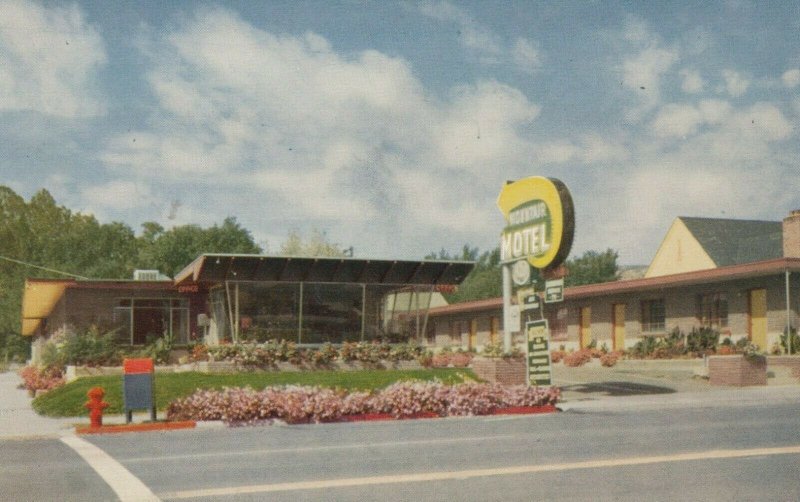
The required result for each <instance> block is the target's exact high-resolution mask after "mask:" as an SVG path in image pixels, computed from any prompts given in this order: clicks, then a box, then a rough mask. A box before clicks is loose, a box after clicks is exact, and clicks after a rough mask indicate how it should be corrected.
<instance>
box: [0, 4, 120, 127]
mask: <svg viewBox="0 0 800 502" xmlns="http://www.w3.org/2000/svg"><path fill="white" fill-rule="evenodd" d="M105 62H106V54H105V48H104V44H103V40H102V38H101V37H100V35H99V34H98V33H97V31H96V30H95V29H94V28H93V27H92V26H90V25H88V24H87V23H86V21H85V20H84V18H83V14H82V13H81V11H80V9H79V8H78V7H77V5H72V6H69V7H53V8H46V7H43V6H40V5H38V4H34V3H29V2H26V1H24V0H7V1H4V2H0V89H3V92H2V93H0V111H3V110H25V111H36V112H39V113H43V114H46V115H53V116H58V117H66V118H74V117H90V116H96V115H100V114H102V113H104V110H105V107H104V103H103V102H102V101H101V100H100V99H98V97H97V96H98V92H97V89H96V87H95V84H94V79H95V77H96V75H95V72H96V70H97V68H98V67H99V66H100V65H102V64H103V63H105Z"/></svg>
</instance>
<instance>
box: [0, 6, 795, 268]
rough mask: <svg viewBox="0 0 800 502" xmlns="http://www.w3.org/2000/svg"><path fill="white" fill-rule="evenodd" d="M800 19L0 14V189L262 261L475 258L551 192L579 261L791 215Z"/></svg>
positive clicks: (623, 257)
mask: <svg viewBox="0 0 800 502" xmlns="http://www.w3.org/2000/svg"><path fill="white" fill-rule="evenodd" d="M798 33H800V3H798V2H748V1H729V2H706V1H702V2H700V1H698V2H689V1H681V2H667V1H660V2H627V1H625V2H614V1H607V2H605V1H604V2H588V1H575V2H570V1H553V2H548V1H542V2H530V1H519V2H515V1H506V2H502V1H458V2H455V1H452V2H449V1H422V2H416V1H407V2H388V1H363V0H361V1H278V0H276V1H265V2H252V1H241V2H236V1H227V2H223V1H220V2H213V1H210V2H161V1H148V0H140V1H137V2H116V1H109V0H99V1H88V0H86V1H79V2H75V3H71V2H31V1H27V0H0V138H2V141H0V184H4V185H7V186H9V187H11V188H12V189H13V190H14V191H16V192H17V193H18V194H20V195H22V196H23V197H25V198H26V199H28V198H30V196H32V195H33V194H34V193H36V192H37V191H38V190H40V189H42V188H45V189H47V190H48V191H50V193H51V194H52V195H53V196H54V197H55V199H56V201H57V202H58V203H59V204H61V205H65V206H67V207H69V208H70V209H72V210H74V211H79V212H82V213H89V214H93V215H95V216H96V217H97V219H98V220H100V221H101V222H103V223H107V222H111V221H122V222H124V223H126V224H128V225H129V226H131V227H132V228H133V229H134V230H135V231H136V232H137V233H138V232H139V231H140V230H141V228H140V225H141V223H143V222H145V221H156V222H159V223H160V224H162V225H163V226H164V227H166V228H170V227H172V226H175V225H185V224H198V225H201V226H203V227H206V226H210V225H213V224H215V223H221V222H222V221H223V219H224V218H225V217H227V216H235V217H236V218H237V220H238V221H239V223H241V224H242V226H244V227H245V228H247V229H248V230H250V231H251V232H252V234H253V237H254V238H255V240H256V242H258V243H259V244H260V245H261V246H262V247H264V248H265V249H266V251H267V252H272V253H276V252H278V250H279V249H280V245H281V243H283V242H284V241H285V240H286V238H287V235H288V234H289V232H291V231H295V232H299V233H301V234H302V235H306V236H309V235H310V234H311V232H312V231H313V230H314V229H317V230H320V231H323V232H325V234H326V235H327V237H328V239H329V240H330V241H331V242H334V243H337V244H339V245H341V246H342V247H345V248H347V247H350V246H352V247H353V248H354V255H355V256H356V257H359V258H388V259H392V258H396V259H420V258H422V257H424V256H425V255H426V254H428V253H430V252H432V251H438V250H440V249H442V248H444V249H447V250H450V251H455V250H459V249H460V248H461V247H462V246H463V245H464V244H469V245H471V246H474V247H478V248H480V249H481V250H482V251H483V250H489V249H492V248H494V247H496V246H497V245H498V244H499V240H500V232H501V230H502V227H503V226H504V221H503V216H502V214H501V213H500V211H499V210H498V208H497V206H496V200H497V196H498V194H499V191H500V188H501V187H502V185H503V184H504V183H505V182H506V181H507V180H516V179H520V178H524V177H528V176H546V177H552V178H557V179H559V180H561V181H563V182H564V183H565V184H566V185H567V187H568V188H569V189H570V192H571V194H572V198H573V200H574V204H575V212H576V229H575V243H574V246H573V256H574V255H576V254H580V253H583V252H584V251H586V250H605V249H607V248H612V249H615V250H617V251H618V252H619V261H620V263H622V264H628V265H634V264H647V263H649V262H650V260H651V259H652V258H653V256H654V255H655V252H656V250H657V248H658V246H659V244H660V242H661V240H662V238H663V237H664V235H665V233H666V231H667V229H668V228H669V225H670V224H671V222H672V221H673V220H674V218H675V217H677V216H705V217H716V218H742V219H763V220H772V221H778V220H780V219H782V218H783V217H785V216H786V215H787V214H788V213H789V211H790V210H792V209H798V208H800V190H798V184H797V180H798V172H800V141H798V139H800V138H798V136H800V36H798Z"/></svg>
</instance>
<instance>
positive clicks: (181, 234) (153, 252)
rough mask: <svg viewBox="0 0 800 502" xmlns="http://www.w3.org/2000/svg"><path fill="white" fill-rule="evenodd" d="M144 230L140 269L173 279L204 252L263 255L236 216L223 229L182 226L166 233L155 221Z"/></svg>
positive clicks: (148, 223) (143, 225) (140, 249)
mask: <svg viewBox="0 0 800 502" xmlns="http://www.w3.org/2000/svg"><path fill="white" fill-rule="evenodd" d="M142 228H143V232H142V235H141V236H139V238H138V247H139V256H138V261H137V265H138V266H137V268H150V269H156V270H159V271H160V272H163V273H165V274H167V275H169V276H170V277H174V276H175V275H176V274H177V273H178V272H180V271H181V270H183V268H184V267H185V266H186V265H188V264H189V263H191V262H192V260H194V259H195V258H197V257H198V256H200V255H201V254H203V253H242V254H258V253H261V248H260V247H259V246H258V245H257V244H256V243H255V242H254V241H253V237H252V236H251V235H250V232H249V231H248V230H246V229H245V228H243V227H242V226H241V225H240V224H239V223H238V222H237V221H236V218H234V217H228V218H225V220H224V221H223V223H222V225H221V226H220V225H214V226H212V227H210V228H206V229H204V228H201V227H200V226H198V225H181V226H178V227H173V228H171V229H169V230H164V228H163V227H162V226H161V225H159V224H158V223H154V222H146V223H144V224H142Z"/></svg>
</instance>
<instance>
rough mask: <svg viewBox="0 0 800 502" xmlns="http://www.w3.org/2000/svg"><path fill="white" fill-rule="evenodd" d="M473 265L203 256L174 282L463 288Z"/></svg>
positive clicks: (445, 262)
mask: <svg viewBox="0 0 800 502" xmlns="http://www.w3.org/2000/svg"><path fill="white" fill-rule="evenodd" d="M474 266H475V264H474V263H473V262H465V261H438V260H437V261H402V260H365V259H354V258H309V257H288V256H265V255H252V254H203V255H201V256H199V257H198V258H197V259H195V260H194V261H193V262H192V263H190V264H189V265H188V266H187V267H186V268H184V269H183V270H182V271H181V272H180V273H178V275H176V276H175V284H176V285H179V286H180V285H183V284H192V283H215V282H217V283H218V282H225V281H263V282H327V283H356V284H398V285H405V284H407V285H455V284H460V283H461V282H462V281H463V280H464V279H465V278H466V277H467V274H469V273H470V271H471V270H472V268H473V267H474Z"/></svg>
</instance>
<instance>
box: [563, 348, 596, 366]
mask: <svg viewBox="0 0 800 502" xmlns="http://www.w3.org/2000/svg"><path fill="white" fill-rule="evenodd" d="M591 360H592V350H591V349H581V350H577V351H575V352H570V353H569V354H567V355H566V356H564V365H565V366H569V367H572V368H574V367H577V366H583V365H584V364H586V363H588V362H589V361H591Z"/></svg>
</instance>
